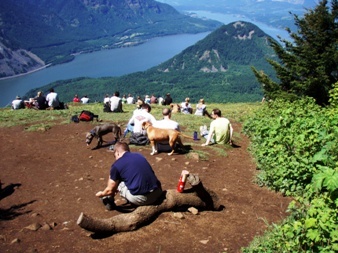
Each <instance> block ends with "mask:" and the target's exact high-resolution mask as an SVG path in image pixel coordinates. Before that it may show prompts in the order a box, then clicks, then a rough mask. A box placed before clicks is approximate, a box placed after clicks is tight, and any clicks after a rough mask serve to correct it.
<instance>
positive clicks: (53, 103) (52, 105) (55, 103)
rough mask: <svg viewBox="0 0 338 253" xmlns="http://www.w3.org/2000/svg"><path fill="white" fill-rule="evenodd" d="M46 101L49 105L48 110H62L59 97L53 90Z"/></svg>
mask: <svg viewBox="0 0 338 253" xmlns="http://www.w3.org/2000/svg"><path fill="white" fill-rule="evenodd" d="M46 101H47V103H48V107H47V109H50V110H54V109H58V108H60V101H59V96H58V94H57V93H56V92H55V91H54V89H53V88H51V89H50V90H49V93H48V95H47V97H46Z"/></svg>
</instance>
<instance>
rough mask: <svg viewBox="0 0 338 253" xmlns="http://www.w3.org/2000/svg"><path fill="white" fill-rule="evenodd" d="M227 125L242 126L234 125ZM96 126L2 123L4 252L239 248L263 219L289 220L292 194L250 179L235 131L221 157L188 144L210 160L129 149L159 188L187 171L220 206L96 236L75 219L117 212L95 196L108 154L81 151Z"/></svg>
mask: <svg viewBox="0 0 338 253" xmlns="http://www.w3.org/2000/svg"><path fill="white" fill-rule="evenodd" d="M233 126H234V129H235V131H237V132H240V130H241V126H240V124H238V123H235V124H233ZM92 127H93V124H92V123H84V122H81V123H79V124H75V123H73V124H68V125H67V124H66V125H57V126H53V127H52V128H51V129H49V130H47V131H37V132H27V131H24V127H12V128H1V129H0V142H1V146H0V151H1V157H0V179H1V181H2V188H3V191H2V194H1V195H0V196H1V199H0V252H94V253H95V252H161V253H164V252H168V253H169V252H240V249H241V247H244V246H247V245H248V244H249V242H250V241H251V240H252V239H253V238H254V236H256V235H259V234H262V233H263V232H264V230H265V229H266V226H267V223H272V222H279V221H281V220H282V219H283V218H284V217H285V216H286V213H285V210H286V208H287V205H288V203H289V202H290V199H288V198H284V197H282V196H281V195H280V194H277V193H274V192H271V191H269V190H267V189H264V188H260V187H258V186H257V185H255V184H254V183H253V178H254V174H255V173H256V168H255V164H254V162H253V160H252V158H251V157H250V154H249V153H248V151H247V148H248V145H249V140H248V139H247V138H246V137H245V136H244V135H242V134H241V137H240V138H238V140H237V141H236V144H237V145H238V146H240V147H238V148H230V147H229V148H226V149H225V152H226V153H227V155H226V156H224V155H223V156H222V155H220V154H217V152H215V151H214V149H212V148H210V147H201V146H200V145H199V144H200V143H201V142H200V143H196V144H194V143H193V144H192V149H194V150H203V151H205V152H210V157H209V160H206V161H203V160H198V159H194V158H189V157H188V156H187V155H184V154H174V155H173V156H172V157H168V156H167V154H166V153H160V154H158V155H155V156H150V146H145V147H136V146H131V149H132V151H137V152H140V153H142V154H143V155H145V156H146V157H147V159H148V161H149V162H150V164H151V165H152V166H153V169H154V171H155V173H156V175H157V176H158V178H159V179H160V181H161V182H162V186H163V189H175V188H176V186H177V183H178V179H179V176H180V174H181V171H182V170H183V169H187V170H188V171H190V172H191V173H194V174H198V175H199V177H200V179H201V181H202V182H203V184H204V185H205V186H206V187H208V188H210V189H212V190H213V191H214V192H216V193H217V194H218V196H219V198H220V200H221V203H222V204H223V205H224V206H225V208H224V210H222V211H219V212H215V211H201V212H199V214H197V215H194V214H192V213H190V212H188V211H187V212H181V213H182V214H183V217H184V218H183V219H180V218H177V217H176V216H174V213H175V212H174V211H173V212H165V213H162V214H160V215H159V216H158V217H157V218H156V219H155V220H154V221H153V222H151V223H150V224H149V225H147V226H144V227H141V228H139V229H137V230H136V231H131V232H123V233H118V234H113V235H110V236H105V237H100V236H97V235H95V234H92V233H90V232H88V231H86V230H84V229H82V228H80V227H79V226H78V225H77V223H76V221H77V219H78V217H79V215H80V213H81V212H84V213H85V214H87V215H91V216H93V217H97V218H109V217H112V216H114V215H118V214H119V213H118V212H117V211H106V210H105V208H104V206H103V204H102V203H101V201H100V200H99V199H98V198H97V197H95V193H96V192H97V191H99V190H102V189H104V187H105V186H106V181H107V179H108V173H109V169H110V166H111V164H112V162H113V161H114V157H113V153H111V152H108V151H107V150H108V149H107V147H104V148H100V149H97V150H91V149H90V148H87V147H86V145H85V142H84V141H85V133H86V132H87V131H89V130H90V129H91V128H92ZM104 139H107V137H106V138H104ZM184 143H185V144H188V143H189V141H188V140H185V141H184ZM92 146H93V145H92ZM159 158H162V159H159ZM11 184H13V185H12V186H15V187H14V188H13V187H11ZM12 189H13V191H11V190H12ZM4 190H5V192H4ZM116 202H117V205H119V204H122V203H123V201H122V200H121V199H119V198H117V200H116ZM40 225H41V227H40Z"/></svg>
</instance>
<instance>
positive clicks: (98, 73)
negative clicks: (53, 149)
mask: <svg viewBox="0 0 338 253" xmlns="http://www.w3.org/2000/svg"><path fill="white" fill-rule="evenodd" d="M191 12H194V13H196V14H197V15H198V16H201V17H208V18H211V19H215V20H218V21H220V22H223V23H224V24H228V23H230V22H234V21H238V20H242V21H247V22H252V23H254V24H256V25H257V26H259V27H260V28H261V29H262V30H263V31H264V32H266V33H267V34H269V35H270V36H272V37H274V38H276V37H277V35H281V36H282V37H284V38H285V37H286V36H287V33H286V32H285V31H283V30H280V29H275V28H272V27H269V26H267V25H265V24H263V23H257V22H254V21H251V20H250V19H248V18H245V17H241V16H238V15H230V14H221V13H211V12H207V11H191ZM207 34H209V33H200V34H180V35H173V36H165V37H159V38H154V39H151V40H149V41H148V42H146V43H144V44H141V45H139V46H136V47H128V48H119V49H111V50H103V51H97V52H93V53H89V54H80V55H78V56H76V57H75V59H74V60H73V61H71V62H69V63H65V64H61V65H56V66H52V67H49V68H45V69H42V70H40V71H36V72H33V73H31V74H27V75H23V76H19V77H15V78H10V79H4V80H0V107H5V106H7V105H10V104H11V101H12V100H13V99H14V98H15V96H17V95H19V96H23V95H24V94H25V93H26V92H28V91H29V90H30V89H33V88H37V87H41V86H44V85H46V84H49V83H51V82H54V81H57V80H65V79H69V78H75V77H82V76H84V77H105V76H121V75H124V74H129V73H133V72H137V71H143V70H146V69H149V68H151V67H153V66H156V65H158V64H160V63H162V62H164V61H166V60H168V59H170V58H171V57H173V56H175V55H176V54H178V53H180V52H181V51H182V50H184V49H186V48H187V47H189V46H191V45H193V44H195V43H196V42H197V41H199V40H201V39H203V38H205V36H207Z"/></svg>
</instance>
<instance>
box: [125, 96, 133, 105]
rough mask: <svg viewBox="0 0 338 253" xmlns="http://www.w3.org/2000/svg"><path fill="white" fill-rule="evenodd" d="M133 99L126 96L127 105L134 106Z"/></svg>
mask: <svg viewBox="0 0 338 253" xmlns="http://www.w3.org/2000/svg"><path fill="white" fill-rule="evenodd" d="M134 102H135V101H134V97H133V96H132V95H130V94H129V95H128V97H127V104H129V105H131V104H134Z"/></svg>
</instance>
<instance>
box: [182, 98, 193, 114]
mask: <svg viewBox="0 0 338 253" xmlns="http://www.w3.org/2000/svg"><path fill="white" fill-rule="evenodd" d="M189 102H190V98H185V101H184V102H182V103H181V112H182V113H184V114H192V107H191V105H190V103H189Z"/></svg>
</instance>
